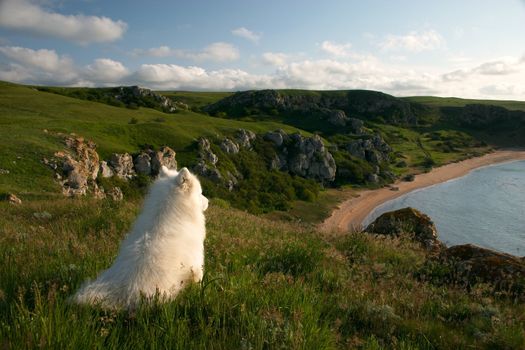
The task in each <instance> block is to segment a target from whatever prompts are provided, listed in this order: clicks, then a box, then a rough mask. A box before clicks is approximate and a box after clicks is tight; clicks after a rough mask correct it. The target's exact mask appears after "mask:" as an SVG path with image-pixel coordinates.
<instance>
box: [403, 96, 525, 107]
mask: <svg viewBox="0 0 525 350" xmlns="http://www.w3.org/2000/svg"><path fill="white" fill-rule="evenodd" d="M402 99H403V100H407V101H410V102H416V103H420V104H423V105H427V106H432V107H464V106H466V105H471V104H482V105H491V106H499V107H504V108H507V109H509V110H512V111H525V102H524V101H511V100H474V99H466V98H457V97H436V96H412V97H402Z"/></svg>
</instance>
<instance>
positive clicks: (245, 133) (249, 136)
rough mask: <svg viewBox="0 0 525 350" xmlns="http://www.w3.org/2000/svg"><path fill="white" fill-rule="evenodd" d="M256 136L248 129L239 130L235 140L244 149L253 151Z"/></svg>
mask: <svg viewBox="0 0 525 350" xmlns="http://www.w3.org/2000/svg"><path fill="white" fill-rule="evenodd" d="M255 138H256V135H255V133H254V132H253V131H250V130H246V129H238V130H237V132H236V133H235V140H236V141H237V143H238V144H239V146H240V147H242V148H247V149H251V148H252V141H253V140H255Z"/></svg>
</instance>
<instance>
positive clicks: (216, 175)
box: [193, 160, 222, 182]
mask: <svg viewBox="0 0 525 350" xmlns="http://www.w3.org/2000/svg"><path fill="white" fill-rule="evenodd" d="M193 171H194V172H195V173H196V174H197V175H201V176H204V177H207V178H209V179H211V180H213V181H216V182H218V181H221V180H222V174H221V173H220V171H219V169H217V167H215V164H210V165H208V164H206V162H205V161H203V160H201V161H199V162H198V163H197V165H196V166H195V167H194V168H193Z"/></svg>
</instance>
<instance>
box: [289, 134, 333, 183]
mask: <svg viewBox="0 0 525 350" xmlns="http://www.w3.org/2000/svg"><path fill="white" fill-rule="evenodd" d="M281 158H285V159H286V168H287V170H288V171H289V172H290V173H292V174H295V175H299V176H301V177H305V178H310V179H315V180H318V181H322V182H330V181H333V180H334V179H335V173H336V164H335V160H334V158H333V156H332V154H331V153H330V152H328V151H327V150H326V148H325V147H324V145H323V141H322V140H321V138H320V137H319V136H318V135H314V136H312V137H303V136H301V135H300V134H299V133H295V134H292V135H289V141H288V142H287V144H286V147H285V148H284V149H282V150H281V151H280V154H279V160H281ZM283 163H285V162H284V161H281V164H283Z"/></svg>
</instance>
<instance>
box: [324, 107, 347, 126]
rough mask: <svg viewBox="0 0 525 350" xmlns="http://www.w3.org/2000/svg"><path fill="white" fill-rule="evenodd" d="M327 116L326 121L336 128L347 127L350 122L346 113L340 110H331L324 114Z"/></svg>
mask: <svg viewBox="0 0 525 350" xmlns="http://www.w3.org/2000/svg"><path fill="white" fill-rule="evenodd" d="M324 114H325V115H326V120H327V121H328V122H329V123H330V124H332V125H335V126H346V124H347V122H348V117H347V116H346V113H345V111H342V110H340V109H331V110H327V111H325V112H324Z"/></svg>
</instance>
